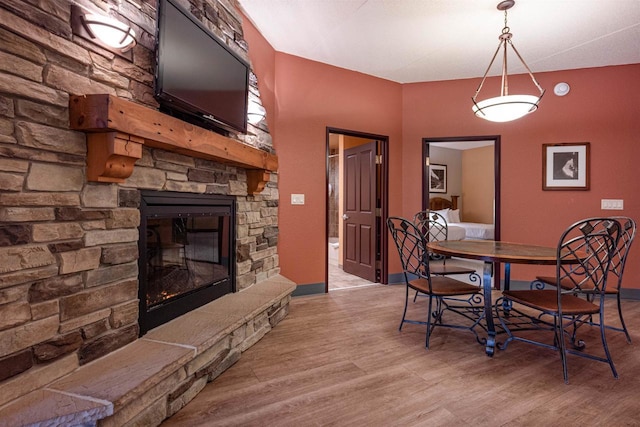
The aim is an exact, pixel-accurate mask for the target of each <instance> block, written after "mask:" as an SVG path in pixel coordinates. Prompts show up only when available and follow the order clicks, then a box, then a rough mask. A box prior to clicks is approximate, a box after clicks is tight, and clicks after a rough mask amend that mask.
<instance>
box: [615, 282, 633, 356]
mask: <svg viewBox="0 0 640 427" xmlns="http://www.w3.org/2000/svg"><path fill="white" fill-rule="evenodd" d="M617 298H618V317H620V324H621V325H622V330H623V331H624V334H625V336H626V337H627V342H628V343H629V344H631V336H630V335H629V331H628V330H627V325H626V324H625V323H624V317H622V305H621V304H620V289H618V294H617Z"/></svg>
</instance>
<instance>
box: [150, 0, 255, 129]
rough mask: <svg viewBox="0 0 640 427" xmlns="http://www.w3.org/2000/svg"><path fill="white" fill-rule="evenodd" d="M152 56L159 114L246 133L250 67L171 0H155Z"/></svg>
mask: <svg viewBox="0 0 640 427" xmlns="http://www.w3.org/2000/svg"><path fill="white" fill-rule="evenodd" d="M156 55H157V64H156V65H157V68H156V90H155V92H156V98H157V99H158V101H159V102H160V106H161V111H165V112H168V113H169V114H174V115H177V116H178V117H181V118H183V119H185V120H188V121H191V120H189V119H194V120H193V121H192V123H196V124H199V125H202V126H205V127H210V128H211V127H213V128H222V129H224V130H227V131H228V130H236V131H239V132H242V133H246V131H247V96H248V84H249V83H248V82H249V65H248V64H247V63H246V62H245V61H244V60H243V59H242V58H240V57H239V56H238V55H237V54H235V53H234V52H233V51H231V50H230V49H229V48H228V47H227V46H226V45H225V44H224V42H222V41H221V40H219V39H218V38H217V37H216V36H215V35H213V34H212V33H211V32H210V31H208V30H207V29H206V28H205V27H204V26H203V25H202V23H200V22H199V21H198V20H197V19H196V18H195V17H194V16H193V15H191V14H190V13H189V12H187V11H185V10H184V9H182V8H181V7H180V6H178V5H177V4H175V3H174V2H173V1H172V0H162V1H160V5H159V9H158V33H157V51H156ZM216 130H217V129H216Z"/></svg>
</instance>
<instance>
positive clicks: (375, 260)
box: [325, 128, 389, 292]
mask: <svg viewBox="0 0 640 427" xmlns="http://www.w3.org/2000/svg"><path fill="white" fill-rule="evenodd" d="M387 153H388V137H387V136H382V135H373V134H368V133H363V132H355V131H348V130H343V129H335V128H327V186H326V188H327V203H326V206H327V212H326V236H327V239H326V245H325V247H326V257H325V259H326V262H325V292H329V291H333V290H338V289H346V288H353V287H358V286H369V285H371V284H374V283H383V284H386V283H388V279H387V277H388V272H387V233H385V228H384V226H385V221H386V218H387V216H388V213H387V212H388V206H387V205H388V203H387V199H388V197H387V194H388V181H389V180H388V154H387Z"/></svg>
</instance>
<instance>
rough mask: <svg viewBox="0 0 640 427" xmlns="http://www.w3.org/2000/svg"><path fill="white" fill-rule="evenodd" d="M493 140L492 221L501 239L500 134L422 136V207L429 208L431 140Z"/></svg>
mask: <svg viewBox="0 0 640 427" xmlns="http://www.w3.org/2000/svg"><path fill="white" fill-rule="evenodd" d="M489 140H493V185H494V189H493V192H494V193H493V194H494V207H493V221H494V227H495V230H494V239H495V240H501V233H500V229H501V226H500V218H501V214H500V211H501V209H500V205H501V203H500V135H474V136H448V137H442V138H431V137H429V138H422V209H423V210H426V209H429V187H428V186H426V185H425V182H428V181H427V178H428V176H429V169H428V167H427V158H428V157H429V144H430V143H432V142H434V143H435V142H445V143H446V142H474V141H489ZM499 267H500V263H495V264H494V268H493V271H494V276H493V277H494V286H495V288H496V289H500V277H501V275H500V268H499Z"/></svg>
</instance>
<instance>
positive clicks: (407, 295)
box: [398, 286, 409, 331]
mask: <svg viewBox="0 0 640 427" xmlns="http://www.w3.org/2000/svg"><path fill="white" fill-rule="evenodd" d="M405 288H406V290H405V295H404V311H403V312H402V320H401V321H400V326H399V327H398V330H399V331H401V330H402V325H403V324H404V319H405V317H406V315H407V305H409V286H405Z"/></svg>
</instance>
